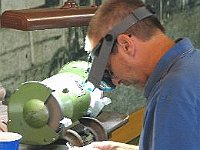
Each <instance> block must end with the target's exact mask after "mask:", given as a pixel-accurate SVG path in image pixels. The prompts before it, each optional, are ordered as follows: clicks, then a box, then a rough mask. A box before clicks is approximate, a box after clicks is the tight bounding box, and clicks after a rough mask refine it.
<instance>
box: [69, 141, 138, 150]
mask: <svg viewBox="0 0 200 150" xmlns="http://www.w3.org/2000/svg"><path fill="white" fill-rule="evenodd" d="M72 150H139V147H138V146H135V145H129V144H124V143H120V142H113V141H102V142H93V143H91V144H89V145H87V146H84V147H75V148H73V149H72Z"/></svg>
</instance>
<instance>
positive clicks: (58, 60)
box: [48, 47, 87, 77]
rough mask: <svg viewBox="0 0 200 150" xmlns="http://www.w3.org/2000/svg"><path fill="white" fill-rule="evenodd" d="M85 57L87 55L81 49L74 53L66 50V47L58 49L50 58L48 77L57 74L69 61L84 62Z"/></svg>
mask: <svg viewBox="0 0 200 150" xmlns="http://www.w3.org/2000/svg"><path fill="white" fill-rule="evenodd" d="M86 55H87V53H86V52H85V51H84V50H83V49H81V50H80V51H78V52H74V51H73V50H68V49H66V47H61V48H59V49H58V51H57V52H56V53H55V55H54V56H53V58H52V61H51V64H50V70H49V74H48V77H51V76H53V75H54V74H56V73H58V71H59V70H60V69H61V67H62V66H63V65H65V64H66V63H68V62H70V61H73V60H86V58H87V57H86Z"/></svg>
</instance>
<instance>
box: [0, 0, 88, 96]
mask: <svg viewBox="0 0 200 150" xmlns="http://www.w3.org/2000/svg"><path fill="white" fill-rule="evenodd" d="M58 1H59V0H58ZM47 2H48V0H34V1H26V0H18V1H13V0H0V4H1V5H0V6H1V12H4V11H5V10H10V9H27V8H36V7H40V6H43V5H45V3H47ZM60 3H62V4H63V3H64V0H60V1H59V4H60ZM56 4H57V3H56ZM55 7H59V6H55ZM85 29H86V28H84V27H79V28H76V29H74V28H63V29H46V30H37V31H19V30H15V29H4V28H1V29H0V41H1V44H0V68H1V69H0V82H1V83H2V84H3V86H4V87H5V88H6V90H7V93H8V94H7V96H8V97H9V96H10V94H11V93H12V92H13V91H14V90H15V89H17V87H19V85H20V84H21V83H24V82H26V81H33V80H34V81H41V80H43V79H45V78H47V77H49V75H53V74H55V73H56V72H57V71H58V70H59V69H60V67H61V66H62V65H63V64H64V63H66V61H65V60H68V61H70V60H71V58H72V56H69V55H68V54H66V53H69V52H67V51H68V50H69V51H73V54H76V53H78V51H79V50H80V49H81V48H82V47H83V45H84V37H85ZM68 35H69V36H68ZM72 38H73V40H72ZM74 38H76V39H78V40H74ZM74 45H76V47H75V46H74ZM59 49H64V50H65V51H64V50H62V51H60V52H61V54H60V52H58V51H59ZM63 54H65V55H63ZM80 57H82V56H80ZM69 58H70V59H69ZM55 59H59V60H58V61H56V60H55ZM73 59H78V57H76V56H74V57H73ZM53 63H54V64H53ZM52 66H56V67H57V68H55V67H54V68H53V69H54V70H53V69H52Z"/></svg>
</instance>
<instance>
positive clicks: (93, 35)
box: [82, 0, 200, 150]
mask: <svg viewBox="0 0 200 150" xmlns="http://www.w3.org/2000/svg"><path fill="white" fill-rule="evenodd" d="M143 6H144V4H143V3H142V2H141V1H139V0H107V1H106V2H105V3H103V4H102V5H101V7H100V8H99V9H98V10H97V12H96V14H95V16H94V17H93V18H92V20H91V22H90V24H89V28H88V34H87V38H88V42H89V43H87V47H90V48H91V49H94V48H95V47H96V45H98V44H99V43H100V42H101V41H102V39H105V37H106V36H107V34H108V33H111V32H110V31H112V30H114V28H115V26H117V25H118V24H120V23H121V22H124V21H123V20H124V19H125V18H126V17H127V16H129V15H130V14H131V13H133V14H134V15H135V14H137V13H134V12H136V11H138V8H141V7H143ZM140 14H142V15H144V13H140ZM144 16H145V15H144ZM138 17H140V15H138V16H137V17H136V18H138ZM88 45H90V46H88ZM100 51H103V49H101V50H100ZM102 61H106V70H108V71H109V72H110V74H111V75H112V81H113V83H114V84H115V85H119V84H124V85H134V86H137V87H142V88H144V91H145V92H144V95H145V97H146V99H147V107H146V113H145V117H144V124H143V131H142V133H141V137H140V142H139V147H137V146H134V145H128V144H123V143H118V142H111V141H103V142H94V143H92V144H91V145H88V146H85V147H83V148H82V149H91V150H92V149H96V150H103V149H105V150H131V149H133V150H134V149H140V150H197V149H199V148H200V94H199V93H200V92H199V90H200V69H199V66H200V53H199V51H197V50H195V48H194V47H193V46H192V43H191V42H190V40H189V39H187V38H183V39H178V40H176V41H173V40H172V39H170V38H169V37H168V36H167V35H166V34H165V30H164V28H163V26H162V25H161V24H160V22H159V21H158V20H157V18H156V17H155V16H154V15H149V16H148V15H146V16H145V17H142V19H138V20H137V21H136V22H134V23H133V25H132V26H130V27H129V28H128V29H127V30H126V31H125V32H123V33H119V34H118V35H117V37H116V39H115V45H114V47H113V49H112V51H111V53H110V55H109V58H108V60H102ZM130 132H131V131H130Z"/></svg>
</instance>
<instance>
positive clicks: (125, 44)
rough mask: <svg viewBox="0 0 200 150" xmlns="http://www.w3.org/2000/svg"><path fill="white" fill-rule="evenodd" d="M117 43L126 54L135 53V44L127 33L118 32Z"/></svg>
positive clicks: (131, 54) (132, 54)
mask: <svg viewBox="0 0 200 150" xmlns="http://www.w3.org/2000/svg"><path fill="white" fill-rule="evenodd" d="M117 44H118V46H120V47H121V49H120V50H123V52H124V53H125V54H127V55H130V56H134V55H135V44H134V40H133V39H132V38H131V37H130V36H129V35H127V34H120V35H118V37H117Z"/></svg>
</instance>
